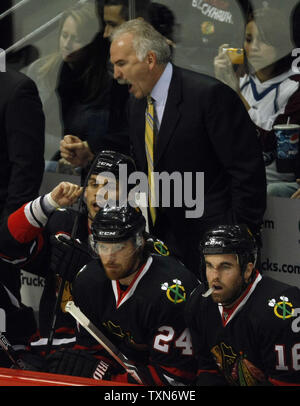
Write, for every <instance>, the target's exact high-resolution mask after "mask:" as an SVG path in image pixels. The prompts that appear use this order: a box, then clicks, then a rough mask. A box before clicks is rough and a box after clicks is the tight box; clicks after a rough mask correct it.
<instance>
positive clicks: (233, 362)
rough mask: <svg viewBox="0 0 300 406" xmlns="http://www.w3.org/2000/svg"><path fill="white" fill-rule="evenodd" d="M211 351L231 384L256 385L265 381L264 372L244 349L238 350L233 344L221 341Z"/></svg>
mask: <svg viewBox="0 0 300 406" xmlns="http://www.w3.org/2000/svg"><path fill="white" fill-rule="evenodd" d="M211 353H212V355H213V357H214V359H215V361H216V364H217V365H218V367H219V369H220V370H221V371H222V373H223V374H224V376H225V378H226V380H227V381H228V382H229V383H230V384H231V385H233V386H256V385H257V384H258V383H259V382H265V376H264V374H263V372H262V371H261V370H260V369H258V368H257V367H256V366H255V365H254V364H253V363H252V362H250V361H249V360H248V359H247V356H246V354H243V352H242V351H236V350H235V349H234V348H233V347H232V346H230V345H226V344H225V343H224V342H221V343H220V344H217V345H215V346H214V347H212V348H211Z"/></svg>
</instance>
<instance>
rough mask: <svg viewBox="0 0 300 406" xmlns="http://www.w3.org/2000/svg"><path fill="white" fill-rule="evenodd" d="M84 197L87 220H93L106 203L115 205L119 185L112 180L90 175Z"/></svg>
mask: <svg viewBox="0 0 300 406" xmlns="http://www.w3.org/2000/svg"><path fill="white" fill-rule="evenodd" d="M84 196H85V199H86V205H87V209H88V213H89V218H90V219H94V217H95V216H96V214H97V213H98V211H99V210H100V208H101V207H104V206H105V204H106V203H108V201H112V202H113V204H114V205H115V204H116V201H117V200H118V199H119V183H118V182H117V181H115V179H114V178H107V177H104V176H102V175H100V174H98V175H97V174H94V175H91V176H90V178H89V181H88V185H87V187H86V189H85V194H84Z"/></svg>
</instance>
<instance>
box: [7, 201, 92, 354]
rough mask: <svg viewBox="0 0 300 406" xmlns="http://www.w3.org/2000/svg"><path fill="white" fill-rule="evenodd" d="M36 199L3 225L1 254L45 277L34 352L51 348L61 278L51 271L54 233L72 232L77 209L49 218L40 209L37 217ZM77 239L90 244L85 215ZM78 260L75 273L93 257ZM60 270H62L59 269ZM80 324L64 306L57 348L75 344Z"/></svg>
mask: <svg viewBox="0 0 300 406" xmlns="http://www.w3.org/2000/svg"><path fill="white" fill-rule="evenodd" d="M37 201H38V199H36V201H33V202H29V203H27V204H26V205H23V206H22V207H21V208H20V209H18V210H17V211H16V212H14V213H12V214H11V215H10V216H9V217H8V218H7V221H6V222H3V224H2V225H1V237H0V238H1V242H0V245H1V252H0V257H1V259H2V260H4V261H8V262H10V263H12V264H13V265H15V266H17V267H20V268H22V269H24V270H26V271H28V272H31V273H33V274H36V275H39V276H41V277H43V278H45V287H44V290H43V293H42V296H41V300H40V306H39V312H38V333H37V336H36V337H35V338H34V339H33V340H32V342H31V348H32V350H33V351H34V352H38V353H39V352H43V351H44V350H45V349H46V348H47V339H48V336H49V332H50V327H51V321H52V315H53V310H54V305H55V301H56V293H57V289H58V283H57V282H58V280H57V276H56V275H55V272H53V271H51V270H50V261H51V252H52V247H51V244H50V236H52V235H56V234H59V233H63V234H66V235H71V233H72V228H73V225H74V221H75V217H76V216H77V212H76V211H74V210H73V209H59V210H56V211H54V212H53V213H52V214H51V215H50V216H49V218H48V217H47V216H45V215H44V217H45V218H44V219H43V214H42V211H41V210H39V215H40V216H42V217H39V218H38V217H37V215H36V213H34V210H33V207H32V205H34V204H37V203H36V202H37ZM76 238H78V239H80V241H82V242H83V243H85V244H86V245H88V239H89V230H88V224H87V216H86V215H84V214H81V215H80V216H79V221H78V229H77V233H76ZM77 259H78V263H77V264H76V269H74V271H73V273H74V275H75V274H76V273H77V272H78V271H79V270H80V269H81V268H82V266H83V265H85V264H86V263H87V262H89V261H90V260H92V259H93V257H92V256H91V257H87V256H86V255H82V256H80V255H79V256H77ZM57 273H59V270H57ZM63 300H65V301H67V300H70V284H69V283H68V282H67V283H66V289H65V291H64V295H63ZM75 327H76V323H75V321H74V319H73V318H72V317H71V316H70V315H69V314H68V313H64V312H63V311H62V310H61V309H60V310H59V312H58V315H57V320H56V332H55V335H54V340H53V348H57V347H60V346H61V345H63V346H73V345H74V342H75V340H76V338H75Z"/></svg>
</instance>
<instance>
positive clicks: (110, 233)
mask: <svg viewBox="0 0 300 406" xmlns="http://www.w3.org/2000/svg"><path fill="white" fill-rule="evenodd" d="M115 234H116V233H115V232H114V231H99V235H115Z"/></svg>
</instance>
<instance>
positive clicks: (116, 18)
mask: <svg viewBox="0 0 300 406" xmlns="http://www.w3.org/2000/svg"><path fill="white" fill-rule="evenodd" d="M121 12H122V5H119V6H104V14H103V19H104V24H105V28H104V33H103V37H104V38H108V37H109V36H110V35H111V34H112V33H113V31H114V29H115V28H116V27H118V26H119V25H121V24H122V23H124V22H125V21H126V20H125V19H124V18H123V17H122V15H121Z"/></svg>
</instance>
